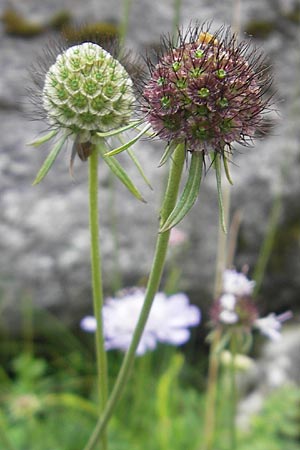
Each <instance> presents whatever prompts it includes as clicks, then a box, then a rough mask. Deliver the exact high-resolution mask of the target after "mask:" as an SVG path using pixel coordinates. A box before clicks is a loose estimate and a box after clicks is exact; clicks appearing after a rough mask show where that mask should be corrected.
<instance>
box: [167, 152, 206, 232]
mask: <svg viewBox="0 0 300 450" xmlns="http://www.w3.org/2000/svg"><path fill="white" fill-rule="evenodd" d="M202 166H203V155H202V153H197V152H194V153H193V154H192V160H191V164H190V169H189V175H188V179H187V182H186V184H185V187H184V190H183V192H182V194H181V197H180V199H179V201H178V202H177V204H176V206H175V208H174V209H173V211H172V212H171V214H170V215H169V217H168V218H167V219H166V221H165V223H164V224H163V225H162V227H161V229H160V230H159V231H160V233H163V232H165V231H167V230H169V229H170V228H173V227H174V226H175V225H177V224H178V223H179V222H180V221H181V220H182V219H183V218H184V217H185V216H186V215H187V213H188V212H189V210H190V209H191V208H192V206H193V205H194V203H195V201H196V200H197V197H198V195H199V190H200V184H201V178H202Z"/></svg>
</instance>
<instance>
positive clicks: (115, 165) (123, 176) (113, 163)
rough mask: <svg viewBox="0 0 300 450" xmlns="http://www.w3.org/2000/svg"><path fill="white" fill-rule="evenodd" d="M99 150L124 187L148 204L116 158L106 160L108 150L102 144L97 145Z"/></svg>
mask: <svg viewBox="0 0 300 450" xmlns="http://www.w3.org/2000/svg"><path fill="white" fill-rule="evenodd" d="M97 149H98V151H99V153H100V155H101V156H102V158H103V160H104V161H105V162H106V164H107V165H108V167H109V168H110V169H111V171H112V172H113V173H114V174H115V175H116V177H118V178H119V180H120V181H121V182H122V183H123V184H124V186H126V187H127V189H128V190H129V191H130V192H131V193H132V194H133V195H134V196H135V198H137V199H138V200H141V201H142V202H144V203H146V201H145V200H144V198H143V197H142V194H141V193H140V192H139V190H138V189H137V188H136V186H135V185H134V184H133V182H132V181H131V179H130V178H129V176H128V175H127V173H126V172H125V170H124V169H123V167H122V166H121V164H120V163H119V162H118V161H117V160H116V158H114V157H110V158H105V156H106V155H107V153H106V148H105V147H104V146H103V145H102V144H98V145H97Z"/></svg>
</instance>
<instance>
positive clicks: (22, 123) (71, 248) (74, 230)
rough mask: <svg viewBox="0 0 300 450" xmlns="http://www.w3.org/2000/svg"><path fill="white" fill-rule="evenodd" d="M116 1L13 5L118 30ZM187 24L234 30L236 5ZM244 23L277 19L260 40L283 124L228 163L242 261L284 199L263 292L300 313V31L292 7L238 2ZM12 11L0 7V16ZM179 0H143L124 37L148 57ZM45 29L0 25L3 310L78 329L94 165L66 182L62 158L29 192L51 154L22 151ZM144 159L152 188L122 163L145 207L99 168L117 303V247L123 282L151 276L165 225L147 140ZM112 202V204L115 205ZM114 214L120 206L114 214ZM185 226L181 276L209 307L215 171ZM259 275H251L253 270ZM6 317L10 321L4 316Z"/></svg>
mask: <svg viewBox="0 0 300 450" xmlns="http://www.w3.org/2000/svg"><path fill="white" fill-rule="evenodd" d="M121 3H122V2H120V1H116V0H114V1H113V0H111V1H109V2H107V1H104V0H97V1H96V0H90V1H88V0H87V1H84V2H83V1H80V0H76V1H74V0H69V1H67V0H64V1H63V2H61V1H53V0H52V1H50V0H48V1H44V2H39V1H38V0H27V1H26V2H19V1H16V0H15V1H10V2H9V4H10V6H14V7H15V8H16V9H17V10H18V11H19V12H21V13H22V14H23V15H24V16H25V17H26V18H28V19H34V20H39V21H40V22H41V23H45V22H46V21H47V18H48V17H49V15H51V14H54V13H55V12H57V11H58V10H60V9H62V8H66V9H69V10H70V12H71V14H72V16H73V18H74V19H75V20H76V21H82V22H88V21H95V20H99V21H100V20H101V21H102V20H109V21H117V22H118V21H119V20H120V17H121V14H122V8H121ZM182 3H183V7H182V24H183V26H188V24H189V22H190V20H192V19H198V20H199V21H203V20H212V19H213V21H214V26H215V27H218V26H219V25H221V24H224V23H225V24H229V23H230V21H231V18H232V2H229V1H224V2H217V1H211V0H210V1H208V0H207V1H206V0H203V1H202V2H199V1H193V0H189V1H183V2H182ZM241 3H242V5H241V22H242V23H241V25H242V28H243V29H245V27H246V26H247V24H248V23H249V22H250V21H252V22H253V21H255V20H258V19H259V20H261V19H264V20H272V21H273V23H274V29H273V30H272V32H271V33H270V34H269V36H268V37H267V38H266V39H265V40H264V41H258V44H259V45H261V46H262V47H263V49H264V50H265V53H266V54H267V56H268V57H269V59H270V62H271V65H272V71H273V73H274V77H275V88H276V90H277V93H276V94H275V100H276V104H275V108H276V109H277V110H278V115H277V114H275V113H273V114H271V118H272V120H274V121H275V122H276V126H275V128H274V130H273V131H272V133H271V134H270V135H268V136H267V137H266V138H264V139H262V140H259V141H258V142H257V143H256V145H255V147H254V148H252V149H244V148H238V149H237V151H236V154H235V157H234V165H232V178H233V180H234V186H233V188H232V189H231V192H232V196H231V205H232V206H231V210H232V213H233V212H235V211H236V210H240V211H241V213H242V217H243V219H242V225H241V230H240V239H239V242H238V248H237V257H236V264H237V266H238V267H240V266H241V265H243V264H245V263H246V264H249V266H250V270H251V269H252V268H253V267H254V265H255V261H256V259H257V255H258V252H259V249H260V246H261V244H262V240H263V238H264V235H265V233H266V230H267V222H268V216H269V213H270V210H271V207H272V204H273V202H274V198H275V197H276V195H280V196H281V197H282V203H283V208H282V215H281V219H280V228H279V234H278V239H277V241H276V243H275V247H274V252H273V254H272V258H271V261H270V264H269V268H268V272H267V275H266V278H265V281H264V284H263V288H262V291H261V297H262V307H263V308H264V309H265V310H273V309H278V308H279V309H282V308H286V307H291V306H293V307H294V309H295V307H296V305H297V301H298V300H299V292H300V277H299V273H300V203H299V197H300V179H299V178H300V177H299V174H300V172H299V169H300V145H299V143H300V136H299V135H300V131H299V130H300V129H299V115H300V114H299V112H300V111H299V109H300V106H299V96H300V95H299V91H300V89H299V88H300V85H299V67H300V55H299V42H300V39H299V24H297V23H293V22H292V21H289V20H287V19H286V18H285V15H286V13H287V12H289V11H292V10H293V8H294V7H295V4H294V3H293V2H292V1H290V2H286V1H277V2H273V1H271V0H264V1H259V0H256V1H250V0H247V1H243V2H241ZM5 6H6V4H5V2H3V4H2V3H1V5H0V15H1V14H2V13H3V11H4V8H5ZM172 6H173V2H172V1H171V0H169V1H165V2H160V1H158V0H155V1H151V2H149V1H146V0H140V1H139V0H136V1H133V2H132V14H131V18H130V26H129V32H128V46H130V47H131V48H133V50H134V51H136V52H140V53H142V54H144V53H145V50H146V49H147V48H148V47H149V45H150V44H155V43H157V42H158V41H159V35H160V34H161V33H162V32H170V31H171V28H172V17H173V12H172ZM55 36H56V33H54V32H53V31H49V32H48V33H45V34H43V35H40V36H36V37H34V38H30V39H22V38H18V37H12V36H9V35H7V34H5V32H4V26H3V24H0V67H1V71H0V132H1V146H0V250H1V251H0V293H1V302H2V303H1V304H2V310H3V311H4V313H5V314H6V315H8V317H9V318H10V319H13V320H10V321H9V324H10V326H11V325H12V324H15V323H16V322H15V312H16V311H17V310H18V308H19V304H20V301H21V299H22V298H24V296H31V297H32V298H33V302H34V304H35V305H38V306H41V307H45V308H49V309H50V310H51V311H54V312H55V313H57V314H58V315H59V317H61V318H62V319H63V320H64V321H66V323H71V324H76V323H78V320H79V318H80V317H81V315H82V314H83V313H84V312H85V313H86V312H87V311H88V310H90V309H91V292H90V269H89V235H88V218H87V214H88V205H87V165H86V164H82V163H80V164H79V163H78V162H77V163H76V169H75V180H72V179H71V178H70V176H69V174H68V162H69V154H68V152H64V153H62V154H61V155H60V157H59V159H58V161H56V163H55V166H54V167H53V169H52V170H51V172H50V173H49V174H48V176H47V177H46V179H45V180H44V181H43V182H42V183H41V185H38V186H36V187H32V185H31V183H32V181H33V179H34V177H35V174H36V173H37V170H38V168H39V167H40V165H41V164H42V162H43V160H44V159H45V157H46V155H47V152H48V149H47V146H45V147H44V148H38V149H34V148H31V147H28V146H26V143H28V142H30V141H32V140H33V139H34V138H35V137H36V136H37V135H39V133H41V132H42V131H43V130H45V124H43V123H42V122H38V121H30V120H29V119H28V116H27V112H28V109H29V107H28V98H27V97H26V87H27V86H28V85H29V77H28V67H29V66H30V65H31V64H32V63H34V62H35V61H36V57H37V55H38V54H40V53H41V52H42V50H43V48H44V46H45V45H46V44H47V42H48V41H49V39H50V38H53V37H55ZM135 151H136V154H137V155H138V157H139V159H140V161H141V162H142V164H143V167H144V168H145V172H146V173H147V175H148V177H149V178H150V180H151V183H152V185H153V187H154V192H151V191H150V190H148V189H147V188H146V187H145V186H144V184H143V182H142V180H141V179H140V177H139V175H138V173H137V172H136V170H135V169H134V168H133V167H132V164H131V163H130V160H129V158H128V157H126V155H122V156H121V159H122V162H123V163H124V165H125V166H126V167H127V168H128V171H129V172H130V174H131V176H132V177H133V178H134V179H135V181H136V183H137V185H138V186H139V187H140V189H141V190H142V191H143V194H144V196H145V198H146V199H147V202H148V203H147V204H146V205H144V204H139V203H138V202H137V201H136V200H135V199H133V198H131V196H130V195H129V194H128V193H127V192H126V191H125V189H124V188H123V186H121V185H120V184H119V182H117V181H116V182H115V181H113V189H111V177H110V175H109V173H108V170H107V168H106V167H104V166H103V164H101V167H100V174H101V184H100V191H99V196H100V207H101V218H100V220H101V228H102V230H101V232H102V256H103V261H104V283H105V289H106V292H107V294H109V295H112V294H113V290H112V289H113V288H112V285H113V283H114V280H115V278H116V276H115V256H114V255H115V241H114V235H113V232H112V231H113V229H114V228H115V229H116V231H117V243H118V245H117V247H118V251H117V258H118V265H119V269H120V272H121V275H122V278H123V285H124V286H128V285H132V284H136V283H137V282H139V281H140V280H141V279H142V278H143V277H145V276H146V275H147V273H148V271H149V268H150V263H151V257H152V254H153V247H154V242H155V234H156V229H157V222H158V219H157V217H158V210H159V201H160V198H161V195H162V188H163V185H164V181H165V178H166V170H167V167H163V168H160V169H158V168H157V165H158V162H159V160H160V157H161V155H162V152H163V145H162V143H160V142H158V141H156V142H150V141H147V140H145V141H140V142H139V143H138V144H137V145H136V146H135ZM112 199H113V201H112ZM112 205H113V206H112ZM181 228H182V229H183V230H185V231H186V233H187V234H188V238H189V241H190V248H189V251H188V252H184V253H183V254H182V257H181V258H180V265H181V266H182V268H183V278H182V282H181V288H182V289H185V290H186V291H187V292H188V293H189V294H190V295H191V297H192V299H193V301H195V302H198V303H199V304H200V305H202V306H203V307H204V305H205V304H207V302H208V301H209V299H210V295H211V294H210V292H211V290H212V286H213V278H214V270H215V269H214V267H215V257H216V239H217V229H218V211H217V197H216V185H215V180H214V175H213V173H212V171H209V172H208V174H207V176H206V177H205V179H204V181H203V185H202V190H201V194H200V198H199V200H198V202H197V204H196V206H195V207H194V208H193V210H192V211H191V213H190V214H189V216H188V217H187V218H186V219H185V220H184V222H183V223H182V225H181ZM250 273H251V272H250ZM5 317H6V316H5Z"/></svg>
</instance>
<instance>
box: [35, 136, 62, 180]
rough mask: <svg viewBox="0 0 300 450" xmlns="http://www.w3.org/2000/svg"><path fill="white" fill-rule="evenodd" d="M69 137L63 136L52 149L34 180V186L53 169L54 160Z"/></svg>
mask: <svg viewBox="0 0 300 450" xmlns="http://www.w3.org/2000/svg"><path fill="white" fill-rule="evenodd" d="M67 138H68V135H65V136H63V137H62V138H61V139H60V140H59V141H58V142H57V143H56V144H55V146H54V147H53V149H52V150H51V152H50V153H49V155H48V156H47V158H46V160H45V162H44V164H43V165H42V167H41V168H40V170H39V172H38V174H37V176H36V178H35V180H34V182H33V186H35V185H36V184H38V183H40V182H41V181H42V180H43V178H45V176H46V175H47V173H48V172H49V170H50V169H51V167H52V165H53V163H54V161H55V160H56V158H57V156H58V154H59V152H60V151H61V149H62V147H63V145H64V143H65V142H66V140H67Z"/></svg>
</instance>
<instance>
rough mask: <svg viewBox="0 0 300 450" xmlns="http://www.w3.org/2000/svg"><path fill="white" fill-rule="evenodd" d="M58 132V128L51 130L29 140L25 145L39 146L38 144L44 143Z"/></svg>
mask: <svg viewBox="0 0 300 450" xmlns="http://www.w3.org/2000/svg"><path fill="white" fill-rule="evenodd" d="M57 133H58V130H52V131H50V132H49V133H47V134H45V135H44V136H42V137H40V138H39V139H37V140H36V141H33V142H30V143H29V144H27V145H31V146H32V147H39V146H40V145H42V144H44V143H45V142H48V141H50V139H52V138H53V137H54V136H56V135H57Z"/></svg>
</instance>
